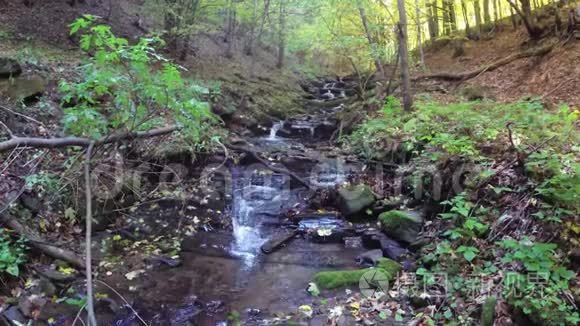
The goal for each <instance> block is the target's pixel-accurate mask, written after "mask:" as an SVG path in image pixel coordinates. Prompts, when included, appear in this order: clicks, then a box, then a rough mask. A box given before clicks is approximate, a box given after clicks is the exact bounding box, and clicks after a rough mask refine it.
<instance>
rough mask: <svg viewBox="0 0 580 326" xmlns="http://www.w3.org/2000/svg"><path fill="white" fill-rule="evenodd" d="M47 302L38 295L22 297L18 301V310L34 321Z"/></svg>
mask: <svg viewBox="0 0 580 326" xmlns="http://www.w3.org/2000/svg"><path fill="white" fill-rule="evenodd" d="M46 302H47V300H46V299H45V298H43V297H41V296H39V295H36V294H32V295H29V296H22V297H20V299H19V300H18V309H20V311H21V312H22V314H23V315H24V316H25V317H28V318H33V319H36V317H38V315H39V314H40V311H41V310H42V307H44V305H45V304H46Z"/></svg>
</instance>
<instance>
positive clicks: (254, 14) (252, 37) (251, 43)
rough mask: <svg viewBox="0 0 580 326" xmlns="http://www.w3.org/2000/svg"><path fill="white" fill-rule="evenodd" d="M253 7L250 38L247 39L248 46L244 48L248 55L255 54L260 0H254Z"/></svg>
mask: <svg viewBox="0 0 580 326" xmlns="http://www.w3.org/2000/svg"><path fill="white" fill-rule="evenodd" d="M252 8H253V12H252V21H251V22H250V31H249V33H248V40H247V41H246V46H245V49H244V52H245V53H246V55H253V54H254V40H255V39H256V27H257V24H258V0H254V2H253V5H252Z"/></svg>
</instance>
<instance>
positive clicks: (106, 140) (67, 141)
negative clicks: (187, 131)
mask: <svg viewBox="0 0 580 326" xmlns="http://www.w3.org/2000/svg"><path fill="white" fill-rule="evenodd" d="M176 130H178V127H177V126H169V127H164V128H159V129H153V130H150V131H144V132H126V133H117V134H113V135H110V136H106V137H103V138H100V139H97V140H92V139H89V138H83V137H63V138H37V137H17V136H14V137H11V138H10V139H9V140H6V141H3V142H0V152H4V151H7V150H11V149H14V148H16V147H21V146H25V147H34V148H60V147H70V146H78V147H89V146H90V145H91V143H92V142H94V144H95V146H99V145H104V144H110V143H114V142H118V141H121V140H127V139H138V138H151V137H156V136H162V135H166V134H170V133H172V132H174V131H176Z"/></svg>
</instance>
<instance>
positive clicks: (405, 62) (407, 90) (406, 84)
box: [397, 0, 413, 111]
mask: <svg viewBox="0 0 580 326" xmlns="http://www.w3.org/2000/svg"><path fill="white" fill-rule="evenodd" d="M397 6H398V8H399V28H398V29H399V30H398V32H399V55H400V56H401V90H402V93H403V108H404V109H405V111H410V110H411V107H412V106H413V98H412V96H411V79H410V76H409V50H408V48H407V14H406V11H405V0H397Z"/></svg>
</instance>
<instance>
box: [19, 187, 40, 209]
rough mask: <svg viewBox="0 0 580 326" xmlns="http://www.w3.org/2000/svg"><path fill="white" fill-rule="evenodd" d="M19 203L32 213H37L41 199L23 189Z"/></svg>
mask: <svg viewBox="0 0 580 326" xmlns="http://www.w3.org/2000/svg"><path fill="white" fill-rule="evenodd" d="M20 203H21V204H22V206H24V207H26V208H27V209H28V210H30V211H31V212H32V213H33V214H36V213H38V211H39V210H40V207H41V201H40V198H38V196H36V194H34V193H31V192H28V191H25V192H23V193H22V195H20Z"/></svg>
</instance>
